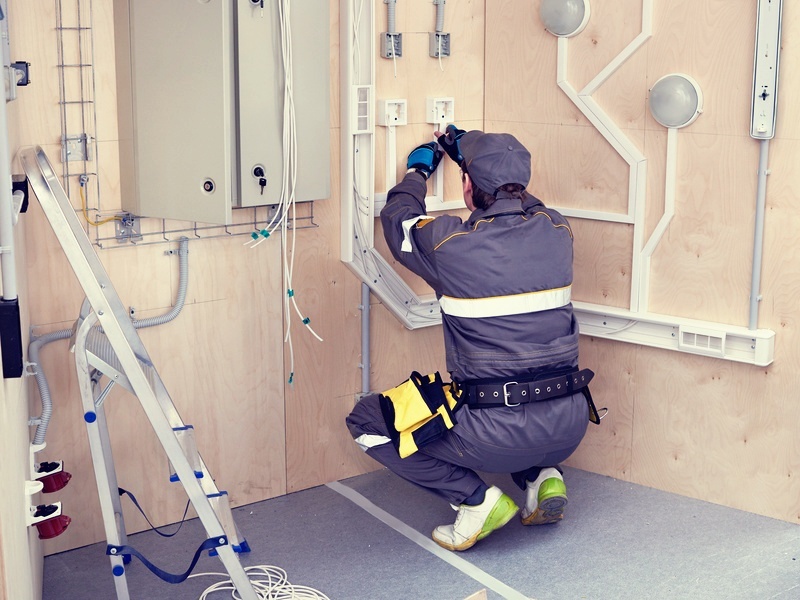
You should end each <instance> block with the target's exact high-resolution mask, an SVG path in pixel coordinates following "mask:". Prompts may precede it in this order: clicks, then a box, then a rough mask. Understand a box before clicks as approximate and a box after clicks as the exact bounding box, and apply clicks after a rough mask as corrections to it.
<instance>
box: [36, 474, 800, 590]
mask: <svg viewBox="0 0 800 600" xmlns="http://www.w3.org/2000/svg"><path fill="white" fill-rule="evenodd" d="M565 479H566V481H567V488H568V495H569V499H570V502H569V506H568V508H567V514H566V517H565V519H564V520H563V521H562V522H561V523H558V524H556V525H551V526H543V527H523V526H522V525H520V523H519V521H518V520H516V519H515V520H514V521H512V522H511V523H509V524H508V525H506V527H504V528H503V529H502V530H500V531H498V532H495V533H494V534H492V535H491V536H489V537H488V538H486V539H485V540H483V541H481V542H479V543H478V544H477V545H476V546H475V547H474V548H472V549H471V550H469V551H467V552H462V553H455V554H454V553H442V554H443V555H444V558H446V559H449V558H450V557H453V559H452V560H450V561H449V562H448V561H446V560H443V558H442V557H440V556H438V555H437V554H435V553H432V552H431V551H430V549H429V548H428V546H429V541H428V536H429V534H430V531H431V530H432V529H433V528H434V527H435V526H436V525H439V524H442V523H447V522H452V520H453V519H454V515H455V513H454V512H453V511H452V509H451V508H450V507H449V506H448V505H446V504H444V503H442V502H441V501H440V500H437V499H435V498H434V497H432V496H430V495H428V494H427V493H425V492H423V491H421V490H418V489H417V488H415V487H414V486H412V485H410V484H408V483H406V482H404V481H402V480H400V479H399V478H397V477H395V476H394V475H392V474H391V473H389V472H387V471H385V470H384V471H377V472H375V473H370V474H367V475H362V476H359V477H354V478H352V479H348V480H345V481H342V482H340V484H341V485H337V484H334V485H333V487H331V486H321V487H317V488H313V489H310V490H305V491H302V492H298V493H295V494H290V495H288V496H284V497H281V498H275V499H272V500H267V501H265V502H259V503H257V504H252V505H249V506H246V507H241V508H239V509H236V510H235V511H234V516H235V518H236V522H237V525H238V526H239V529H240V530H241V531H242V533H243V535H244V536H245V537H246V538H247V541H248V542H249V544H250V546H251V548H252V551H251V552H250V553H248V554H243V555H241V557H242V562H243V563H244V564H245V565H264V564H266V565H275V566H280V567H282V568H283V569H285V570H286V571H287V573H288V578H289V581H291V582H292V583H293V584H298V585H306V586H310V587H312V588H316V589H318V590H320V591H322V592H324V593H325V594H327V595H328V596H329V597H330V598H331V600H463V598H466V597H467V596H469V595H470V594H473V593H475V592H477V591H478V590H481V589H487V590H488V597H489V598H492V599H497V598H504V597H505V598H514V599H521V598H531V599H535V600H555V599H559V600H572V599H589V600H623V599H636V600H642V599H657V600H662V599H664V600H672V599H684V598H686V599H690V598H691V599H695V600H696V599H706V598H708V599H714V600H716V599H719V600H734V599H748V600H751V599H752V600H767V599H780V600H790V599H792V600H795V599H800V561H798V560H797V559H798V556H800V527H798V526H797V525H793V524H791V523H785V522H782V521H777V520H774V519H768V518H765V517H759V516H756V515H752V514H749V513H745V512H742V511H737V510H732V509H728V508H723V507H720V506H715V505H712V504H708V503H705V502H700V501H697V500H691V499H688V498H683V497H680V496H675V495H672V494H667V493H664V492H659V491H656V490H652V489H649V488H645V487H642V486H636V485H632V484H629V483H625V482H622V481H617V480H615V479H612V478H609V477H604V476H600V475H595V474H592V473H587V472H584V471H578V470H575V469H567V470H566V474H565ZM487 480H489V481H490V482H492V483H495V484H497V485H500V486H501V487H503V489H504V490H505V491H507V492H508V493H509V494H511V495H512V496H513V497H515V499H516V500H517V501H518V502H519V501H521V500H522V494H521V492H519V490H518V489H517V488H516V487H513V485H512V484H510V480H509V479H507V478H504V477H498V476H493V475H492V476H487ZM341 486H344V487H341ZM343 493H344V494H346V495H343ZM145 508H146V507H145ZM204 538H205V535H204V532H203V530H202V527H201V526H200V523H199V522H198V521H197V520H193V521H190V522H187V523H186V524H185V526H184V529H183V530H182V531H181V532H180V533H179V534H178V536H176V537H175V538H170V539H164V538H161V537H159V536H157V535H156V534H154V533H153V532H144V533H140V534H137V535H134V536H131V538H130V540H129V542H130V543H131V545H133V546H134V547H136V548H137V549H138V550H139V551H141V552H142V553H143V554H144V555H145V556H147V557H148V558H149V559H150V560H151V561H152V562H154V563H155V564H157V565H158V566H160V567H162V568H164V569H165V570H168V571H170V570H172V571H173V572H180V571H183V570H184V569H185V568H186V567H187V566H188V564H189V562H190V560H191V557H192V555H193V554H194V550H195V548H196V547H197V546H198V545H199V544H200V542H201V541H202V540H203V539H204ZM420 544H421V545H420ZM437 548H438V547H437ZM104 549H105V544H95V545H92V546H87V547H85V548H80V549H77V550H73V551H70V552H65V553H62V554H58V555H54V556H49V557H47V558H46V559H45V563H44V581H45V583H44V596H43V598H44V600H77V599H80V600H88V599H91V600H105V599H109V600H113V599H114V598H116V595H115V591H114V585H113V581H112V575H111V573H110V566H109V563H108V560H107V559H106V557H105V553H104ZM222 570H223V569H222V565H221V563H220V561H219V560H218V559H216V558H210V557H207V556H204V557H203V558H202V559H201V560H200V563H199V564H198V567H197V569H196V570H195V572H203V571H222ZM218 579H219V578H217V579H215V578H210V577H203V578H200V579H190V580H187V581H186V582H184V583H182V584H179V585H170V584H166V583H163V582H162V581H161V580H159V579H157V578H156V577H155V576H153V575H152V574H151V573H150V572H149V571H147V570H146V569H145V568H144V567H143V566H142V565H141V564H140V563H138V562H137V561H134V563H132V564H131V565H129V566H128V569H127V580H128V586H129V589H130V592H131V598H133V599H135V600H156V599H160V598H169V599H184V598H185V599H187V600H188V599H196V598H198V597H199V596H200V594H201V593H202V591H203V590H204V589H205V588H206V587H207V586H209V585H211V584H212V583H214V582H215V581H217V580H218ZM230 597H231V596H230V593H229V592H227V593H219V594H215V595H214V596H212V598H230Z"/></svg>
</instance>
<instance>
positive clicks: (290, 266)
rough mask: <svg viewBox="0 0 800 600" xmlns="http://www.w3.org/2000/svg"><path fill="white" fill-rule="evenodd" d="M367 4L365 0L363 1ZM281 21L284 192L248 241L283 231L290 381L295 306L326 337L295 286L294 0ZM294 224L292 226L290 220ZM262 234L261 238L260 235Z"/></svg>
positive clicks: (253, 243) (281, 3)
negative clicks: (307, 314) (304, 308)
mask: <svg viewBox="0 0 800 600" xmlns="http://www.w3.org/2000/svg"><path fill="white" fill-rule="evenodd" d="M362 3H363V0H362ZM277 5H278V21H279V24H280V35H281V59H282V62H283V71H284V93H283V170H282V173H281V191H280V197H279V201H278V204H277V205H276V207H275V214H274V215H273V216H272V218H271V219H270V220H269V222H268V223H267V224H266V226H265V227H264V229H262V230H261V231H260V232H259V233H258V234H254V235H253V236H252V240H248V241H247V242H245V245H248V244H249V245H250V248H255V247H257V246H258V245H259V244H262V243H263V242H264V241H265V240H266V239H267V238H268V237H269V236H270V235H271V234H273V233H275V232H276V231H278V230H280V233H281V252H282V255H283V260H282V272H283V287H284V292H285V293H286V295H287V298H284V307H285V311H286V312H285V315H286V319H285V324H284V327H285V330H286V334H285V336H284V343H286V344H288V345H289V371H290V375H289V383H292V382H293V380H294V344H293V343H292V329H291V327H292V318H291V313H292V311H291V309H292V307H294V310H295V312H297V314H298V315H299V316H300V319H301V321H302V322H303V324H304V325H305V326H306V328H307V329H308V330H309V331H310V332H311V334H312V335H313V336H314V337H315V338H317V339H318V340H319V341H322V338H321V337H320V336H319V335H317V333H316V332H315V331H314V330H313V329H312V328H311V327H310V326H309V319H308V318H307V317H305V316H304V315H303V314H302V312H301V311H300V308H299V306H298V305H297V299H296V298H295V296H294V289H293V287H292V278H293V273H294V257H295V250H296V237H295V232H296V227H295V226H294V224H295V223H296V220H297V210H296V188H297V118H296V114H295V104H294V81H293V77H292V73H293V71H294V64H293V57H292V29H291V2H290V0H278V2H277ZM290 219H291V222H292V226H291V227H290V226H289V222H290ZM290 230H291V236H292V240H291V246H290V245H289V243H288V241H289V234H290ZM259 235H260V239H258V238H257V236H259Z"/></svg>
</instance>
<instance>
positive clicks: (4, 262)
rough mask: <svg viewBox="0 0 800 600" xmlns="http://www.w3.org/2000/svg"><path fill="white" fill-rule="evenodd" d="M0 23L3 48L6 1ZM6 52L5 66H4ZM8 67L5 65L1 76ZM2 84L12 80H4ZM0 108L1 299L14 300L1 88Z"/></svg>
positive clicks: (11, 216)
mask: <svg viewBox="0 0 800 600" xmlns="http://www.w3.org/2000/svg"><path fill="white" fill-rule="evenodd" d="M0 12H2V15H0V20H2V31H3V38H4V41H3V43H4V49H5V48H7V44H8V17H7V14H6V2H2V4H0ZM5 54H6V53H5V52H3V55H4V63H5V59H6V56H5ZM10 68H11V67H10V66H8V65H6V64H4V65H3V73H4V75H7V70H8V69H10ZM4 80H5V81H13V78H12V79H9V78H8V77H5V79H4ZM2 96H3V97H2V106H0V268H2V283H3V297H2V299H3V300H5V301H9V300H16V299H17V267H16V263H15V259H14V209H13V204H14V199H13V194H12V192H11V189H12V187H11V155H10V153H9V149H8V114H7V112H6V87H5V85H4V86H3V94H2Z"/></svg>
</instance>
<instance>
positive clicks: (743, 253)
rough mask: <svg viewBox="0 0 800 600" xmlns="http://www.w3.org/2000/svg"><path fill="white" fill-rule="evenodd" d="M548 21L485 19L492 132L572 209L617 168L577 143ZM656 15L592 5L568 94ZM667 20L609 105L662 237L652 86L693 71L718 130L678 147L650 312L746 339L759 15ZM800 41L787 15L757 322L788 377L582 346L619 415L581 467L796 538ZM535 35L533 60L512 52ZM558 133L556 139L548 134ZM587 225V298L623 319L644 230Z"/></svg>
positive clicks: (670, 13)
mask: <svg viewBox="0 0 800 600" xmlns="http://www.w3.org/2000/svg"><path fill="white" fill-rule="evenodd" d="M539 5H540V2H534V3H528V2H522V1H519V2H514V1H510V0H509V1H506V2H498V3H496V4H493V5H492V6H491V7H487V9H488V10H487V17H486V23H487V34H486V47H487V66H486V73H487V82H486V89H487V97H486V119H487V123H492V127H493V128H496V129H498V130H499V129H511V128H513V131H520V132H525V133H524V134H523V135H527V136H528V137H526V140H527V142H528V143H530V144H531V145H532V146H533V147H534V148H538V154H540V155H541V160H542V161H544V162H543V165H544V166H537V165H536V159H537V150H536V149H534V150H533V151H532V152H533V154H534V164H535V166H534V172H535V173H536V172H537V171H538V175H539V176H538V178H537V177H535V178H534V182H533V183H532V184H531V191H533V192H534V193H537V194H539V195H541V197H543V199H544V200H545V202H548V200H550V204H558V202H560V200H558V198H559V195H560V194H559V192H560V191H561V190H563V189H564V187H563V186H564V185H565V184H564V183H563V182H565V181H568V182H570V183H569V184H566V185H575V183H574V182H581V181H588V182H590V183H593V182H595V181H597V182H602V181H603V180H604V179H603V178H602V177H597V172H598V165H602V166H606V165H611V166H612V168H613V165H614V163H615V162H618V161H616V160H610V161H609V160H603V159H598V158H597V157H596V154H597V149H596V148H595V147H592V146H591V145H590V144H587V143H586V141H585V139H586V138H585V137H583V138H581V137H577V136H575V135H574V131H573V130H574V129H575V125H578V126H579V127H581V128H584V129H588V127H587V124H586V123H585V122H583V121H582V120H581V119H580V118H577V119H576V118H574V109H572V108H571V107H570V106H569V103H568V101H567V100H566V97H565V96H564V94H563V93H562V92H561V91H560V90H559V89H558V87H557V85H556V81H555V76H554V75H555V47H556V44H557V42H556V40H555V38H553V37H552V36H550V35H549V34H547V33H546V32H544V31H543V30H542V27H541V23H540V22H539V19H538V9H539ZM640 7H641V3H640V2H638V1H631V2H627V1H626V2H621V3H605V4H603V5H602V6H597V5H596V3H594V4H593V5H592V17H591V20H590V23H589V25H588V27H587V28H586V30H585V31H584V32H583V33H581V34H580V35H578V36H577V37H576V38H574V39H572V40H570V42H569V51H570V59H569V60H570V62H569V74H570V81H572V79H573V78H574V80H575V82H574V83H575V84H580V83H585V81H587V80H588V79H589V78H590V77H591V76H592V73H595V72H596V71H597V69H598V68H600V67H602V64H603V62H604V61H607V60H608V57H609V56H612V55H613V54H614V51H612V49H619V48H620V45H619V44H620V42H621V41H623V40H629V39H631V36H632V35H635V34H636V32H637V31H638V27H639V24H638V20H639V19H640V17H641V9H640ZM654 7H655V10H654V16H653V36H652V38H651V39H650V40H649V41H648V42H647V43H646V45H645V46H644V48H643V49H642V50H640V52H639V53H637V55H636V56H635V57H634V58H633V59H632V60H631V61H629V62H628V63H626V64H625V65H624V66H623V67H622V68H621V69H620V70H619V71H618V72H617V73H616V74H615V75H614V76H613V77H612V78H611V79H610V80H609V81H608V82H607V84H606V85H604V86H603V87H601V88H600V90H598V92H596V93H595V96H594V98H595V100H597V101H598V103H599V104H600V105H601V106H602V108H603V109H604V110H605V111H606V112H607V113H608V114H609V115H611V116H612V117H613V118H614V120H615V122H616V123H617V124H618V125H620V126H621V127H622V128H623V131H624V132H625V133H626V135H629V137H630V139H631V140H632V141H634V142H635V143H636V144H637V145H638V147H639V148H640V149H641V150H642V151H643V152H644V154H645V156H646V158H647V160H648V181H647V199H646V200H647V210H646V227H645V231H646V235H649V234H650V232H652V230H653V228H654V227H655V224H656V223H657V222H658V219H659V218H660V216H661V213H662V211H663V206H664V190H665V182H664V176H665V167H664V165H665V158H664V157H665V153H666V132H665V130H664V129H663V128H662V127H661V126H660V125H659V124H657V123H656V122H655V120H654V119H653V118H652V117H651V116H650V114H649V111H648V110H647V87H648V86H651V85H652V84H653V83H655V81H656V80H657V79H658V78H660V77H661V76H662V75H665V74H667V73H671V72H684V73H686V74H689V75H691V76H692V77H694V78H695V79H696V80H697V81H698V83H699V85H700V87H701V89H702V91H703V94H704V98H705V105H704V112H703V114H701V115H700V117H699V118H698V119H697V121H696V122H695V123H693V124H692V125H691V126H690V127H688V128H686V129H683V130H680V131H679V132H678V136H677V140H678V176H677V187H676V215H675V218H674V219H673V221H672V223H671V225H670V227H669V229H668V231H667V234H666V235H665V237H664V239H663V240H662V242H661V244H660V245H659V247H658V248H657V249H656V252H655V254H654V256H653V265H652V273H651V278H652V280H651V288H650V292H651V305H650V308H651V310H654V311H656V312H661V313H665V314H673V315H681V316H687V317H694V318H699V319H708V320H715V321H720V322H727V323H734V324H737V325H747V322H748V307H749V300H748V296H749V293H750V273H751V263H752V240H753V223H754V207H755V196H756V188H755V186H756V171H757V165H758V142H757V141H755V140H752V139H751V138H750V137H749V114H750V90H751V87H752V62H753V41H754V30H755V6H754V5H753V3H751V2H724V1H721V0H713V1H708V2H702V3H696V2H689V1H688V0H681V1H679V2H669V3H666V2H656V3H654ZM532 13H533V14H532ZM798 27H800V11H799V10H798V8H797V7H796V6H793V5H785V6H784V15H783V44H782V56H781V82H780V88H779V92H780V98H779V113H778V128H777V133H776V138H775V140H773V142H772V144H771V149H770V164H769V168H770V177H769V179H768V187H767V215H766V230H765V241H764V270H763V279H762V285H761V290H760V291H761V294H762V296H763V301H762V302H761V305H760V315H759V326H761V327H764V328H771V329H773V330H775V331H776V334H777V337H776V351H775V362H774V363H773V364H772V365H770V366H769V367H766V368H757V367H753V366H750V365H743V364H738V363H733V362H729V361H722V360H716V359H711V358H702V357H696V356H691V355H686V354H679V353H674V352H668V351H662V350H656V349H652V348H645V347H639V346H635V345H630V344H620V343H614V342H610V341H600V340H595V339H592V338H582V340H581V351H582V359H581V360H582V363H583V364H584V365H585V366H587V367H590V368H592V369H595V370H596V371H597V372H598V376H597V379H596V381H595V383H594V385H593V392H594V395H595V397H596V399H598V405H605V406H609V407H610V408H611V412H610V413H609V416H608V417H607V418H606V419H605V420H604V422H603V424H602V426H601V427H593V426H590V428H589V433H588V434H587V437H586V440H585V441H584V444H583V445H582V446H581V447H580V448H579V449H578V451H577V452H576V453H575V455H574V456H573V457H572V458H571V459H570V461H569V463H570V464H572V465H574V466H579V467H581V468H587V469H590V470H594V471H597V472H600V473H605V474H609V475H613V476H615V477H620V478H623V479H628V480H630V481H634V482H637V483H642V484H645V485H650V486H653V487H657V488H660V489H665V490H669V491H672V492H676V493H680V494H685V495H689V496H693V497H696V498H701V499H705V500H709V501H712V502H718V503H721V504H726V505H728V506H734V507H737V508H742V509H744V510H749V511H753V512H758V513H760V514H766V515H769V516H773V517H777V518H781V519H786V520H790V521H798V520H800V515H798V512H799V511H798V510H797V502H796V499H797V497H798V484H797V477H796V473H797V468H798V463H800V454H799V453H798V442H797V428H796V423H797V420H798V419H797V416H798V415H797V411H798V409H797V404H796V402H793V400H792V398H794V396H795V395H796V394H795V393H794V390H795V389H796V386H797V384H798V383H800V378H798V377H797V375H796V374H795V373H794V370H795V369H794V366H793V365H794V364H796V362H797V360H798V358H800V356H798V348H800V344H798V334H797V331H796V330H797V327H796V325H797V320H798V309H797V306H796V301H795V299H796V295H797V289H796V287H797V286H796V285H795V283H794V282H795V280H796V279H797V278H798V274H800V263H798V260H797V259H796V258H795V254H796V253H794V252H793V251H792V250H791V249H792V248H793V246H794V245H795V243H794V240H796V239H797V235H798V233H800V218H798V213H799V212H800V211H799V210H798V209H800V198H798V194H797V192H796V190H797V189H798V186H799V184H800V181H798V175H797V174H796V173H797V170H796V169H795V168H794V165H795V164H796V163H797V161H798V159H800V146H798V144H797V139H798V133H797V132H798V126H797V119H795V118H793V111H792V109H791V106H792V104H791V103H792V102H793V98H796V96H797V94H798V93H800V83H798V81H800V78H798V77H797V76H796V72H795V71H796V70H797V64H798V55H799V54H800V49H799V48H798V45H797V43H796V42H795V41H793V40H794V37H793V36H791V33H789V34H787V32H792V31H794V30H796V29H797V28H798ZM523 34H524V35H526V46H528V47H529V48H531V49H532V51H531V52H530V54H527V53H526V52H525V51H523V52H521V53H520V52H518V51H517V49H516V48H514V47H513V44H511V43H509V39H515V38H518V37H520V36H521V35H523ZM533 55H535V56H537V57H538V58H539V59H541V60H540V62H539V63H537V61H536V60H535V59H534V58H533ZM512 65H513V66H512ZM523 89H524V90H530V94H529V96H528V102H526V103H524V104H520V103H514V102H513V101H511V100H510V99H509V97H508V95H504V94H503V93H502V92H501V90H512V91H517V90H523ZM495 91H496V92H495ZM512 96H513V94H512ZM506 115H513V118H508V117H507V116H506ZM545 127H549V128H550V130H549V131H546V133H538V131H540V130H542V129H543V128H545ZM584 135H586V134H584ZM559 144H561V146H559ZM555 149H558V151H557V150H555ZM593 161H596V162H593ZM623 171H624V169H623ZM614 172H616V171H614ZM608 177H613V175H610V174H606V180H607V181H611V182H612V184H611V186H607V187H606V188H603V187H601V186H597V187H593V186H589V187H588V188H585V189H584V192H585V193H584V195H583V196H582V202H584V203H588V204H592V203H594V204H597V205H601V206H606V205H613V202H611V203H609V199H610V198H612V197H613V194H614V193H615V192H616V193H618V194H622V195H624V194H626V193H627V185H626V183H627V182H624V181H622V178H621V173H620V174H618V178H617V180H613V179H611V180H608V179H607V178H608ZM537 186H538V187H537ZM609 187H610V188H613V189H612V190H609V189H608V188H609ZM620 187H621V188H622V189H618V188H620ZM562 193H563V192H562ZM553 199H556V200H553ZM582 207H586V206H582ZM572 224H573V229H574V231H575V236H576V242H575V245H576V260H575V286H574V291H575V295H574V297H575V299H577V300H586V301H590V302H595V303H599V304H606V303H607V304H612V305H617V306H619V305H625V302H624V301H625V298H626V296H627V295H628V294H629V279H628V277H629V273H624V271H625V270H626V269H628V268H629V267H630V252H631V243H632V238H631V236H630V228H629V227H627V226H613V227H609V226H608V225H606V224H601V223H595V222H588V221H584V220H577V219H573V223H572ZM609 265H610V266H609ZM610 419H613V420H610Z"/></svg>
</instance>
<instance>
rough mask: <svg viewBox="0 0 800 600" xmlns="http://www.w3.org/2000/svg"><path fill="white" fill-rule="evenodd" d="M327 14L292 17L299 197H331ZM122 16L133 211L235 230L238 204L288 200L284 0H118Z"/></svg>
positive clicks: (319, 9)
mask: <svg viewBox="0 0 800 600" xmlns="http://www.w3.org/2000/svg"><path fill="white" fill-rule="evenodd" d="M328 12H329V2H328V0H303V2H302V3H300V2H293V3H292V10H291V11H290V20H289V21H290V28H291V35H292V54H293V60H292V78H293V91H294V94H293V95H294V112H295V123H296V138H295V139H296V148H297V165H296V166H297V183H296V189H295V199H296V200H297V201H298V202H303V201H309V200H318V199H323V198H327V197H329V196H330V115H329V113H330V107H329V97H330V85H329V70H330V66H329V57H330V45H329V39H328V38H329V24H330V19H329V17H328ZM114 20H115V41H116V53H117V57H116V59H117V98H118V100H117V103H118V119H119V138H120V180H121V194H122V206H123V208H124V209H125V210H128V211H130V212H132V213H134V214H135V215H138V216H142V217H159V218H168V219H177V220H183V221H198V222H202V223H219V224H228V223H231V221H232V208H234V207H248V206H262V205H269V204H276V203H278V202H279V200H280V193H281V182H282V173H283V167H284V154H285V152H284V141H283V134H284V114H283V107H284V81H285V77H284V67H283V57H282V52H281V36H280V21H279V16H278V5H277V2H265V3H264V4H263V7H262V4H261V2H260V1H258V0H256V1H254V0H234V1H233V2H231V1H230V0H202V1H198V0H169V1H164V0H114ZM262 173H263V174H262Z"/></svg>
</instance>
